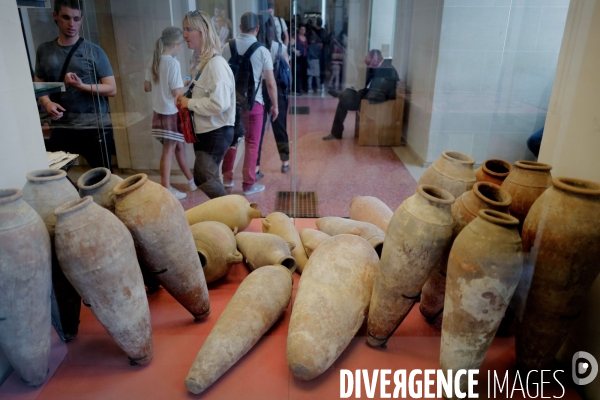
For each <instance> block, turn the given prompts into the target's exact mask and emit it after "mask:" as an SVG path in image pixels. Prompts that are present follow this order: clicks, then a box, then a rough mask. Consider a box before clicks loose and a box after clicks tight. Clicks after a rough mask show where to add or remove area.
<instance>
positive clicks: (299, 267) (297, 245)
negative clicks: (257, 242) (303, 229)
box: [262, 212, 308, 274]
mask: <svg viewBox="0 0 600 400" xmlns="http://www.w3.org/2000/svg"><path fill="white" fill-rule="evenodd" d="M262 231H263V232H265V233H272V234H274V235H277V236H279V237H281V238H282V239H283V240H285V241H286V242H288V243H293V244H294V248H293V249H292V257H294V260H296V271H298V272H299V273H300V274H301V273H302V271H303V270H304V266H305V265H306V262H307V261H308V256H307V255H306V251H305V250H304V246H303V245H302V241H301V240H300V235H299V234H298V231H297V230H296V226H295V225H294V222H292V220H291V219H290V217H288V216H287V215H285V214H284V213H282V212H272V213H271V214H269V215H267V216H266V217H265V218H264V219H263V221H262Z"/></svg>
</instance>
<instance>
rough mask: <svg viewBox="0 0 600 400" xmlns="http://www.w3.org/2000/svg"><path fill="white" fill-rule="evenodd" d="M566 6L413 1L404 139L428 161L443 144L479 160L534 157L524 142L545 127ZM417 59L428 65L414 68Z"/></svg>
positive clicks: (525, 1) (496, 0) (556, 0)
mask: <svg viewBox="0 0 600 400" xmlns="http://www.w3.org/2000/svg"><path fill="white" fill-rule="evenodd" d="M419 3H421V2H419ZM568 5H569V0H552V1H540V0H519V1H512V2H511V1H504V0H486V1H480V2H477V3H476V4H475V3H474V2H472V1H469V0H446V1H439V2H434V1H427V2H423V4H419V5H418V6H417V5H415V8H414V12H413V27H414V28H413V31H412V34H411V43H412V45H411V58H413V59H411V61H410V65H411V68H409V77H410V79H409V82H408V85H409V87H410V90H411V94H412V99H411V109H410V115H409V131H408V135H407V140H408V144H409V145H410V146H411V148H412V149H413V150H414V152H415V153H416V154H417V155H418V156H419V158H420V159H421V160H422V161H423V162H424V163H430V162H432V161H434V160H435V159H437V158H438V157H439V155H440V153H441V152H442V151H443V150H446V149H454V150H458V151H461V152H464V153H468V154H470V155H471V156H473V157H474V158H475V159H476V161H477V162H482V161H484V160H485V159H488V158H501V159H505V160H508V161H510V162H514V161H516V160H520V159H533V155H532V154H531V153H530V152H529V150H528V149H527V147H526V146H525V142H526V140H527V138H528V137H529V136H530V135H531V134H532V133H534V132H535V131H537V130H538V129H540V128H542V127H543V126H544V122H545V115H546V110H547V105H548V101H549V98H550V91H551V87H552V82H553V81H554V74H555V69H556V62H557V60H558V53H559V50H560V43H561V39H562V32H563V27H564V24H565V20H566V15H567V10H568ZM437 38H440V39H439V44H438V43H437V42H436V40H437ZM432 52H433V54H432ZM413 56H414V57H413ZM419 65H421V66H422V65H431V68H430V70H429V71H427V69H426V68H422V70H418V71H414V68H413V66H419ZM413 119H414V121H413Z"/></svg>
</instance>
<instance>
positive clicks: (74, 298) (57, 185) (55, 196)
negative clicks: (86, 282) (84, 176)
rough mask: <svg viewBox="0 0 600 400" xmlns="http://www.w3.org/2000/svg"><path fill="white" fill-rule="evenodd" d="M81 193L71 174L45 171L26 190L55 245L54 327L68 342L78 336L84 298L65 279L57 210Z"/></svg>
mask: <svg viewBox="0 0 600 400" xmlns="http://www.w3.org/2000/svg"><path fill="white" fill-rule="evenodd" d="M79 198H80V197H79V193H77V189H75V187H74V186H73V184H71V182H70V181H69V180H68V179H67V173H66V172H65V171H62V170H56V169H42V170H37V171H32V172H30V173H28V174H27V182H26V183H25V186H23V200H25V201H26V202H27V203H28V204H29V205H30V206H31V207H32V208H33V209H34V210H35V211H36V212H37V213H38V214H39V215H40V217H42V219H43V220H44V223H45V224H46V228H48V232H49V233H50V243H51V245H52V326H54V329H55V330H56V333H58V336H60V338H61V339H62V340H63V341H65V342H68V341H70V340H73V339H74V338H75V336H77V332H78V330H79V313H80V311H81V297H79V295H78V294H77V291H76V290H75V288H74V287H73V285H71V283H70V282H69V281H68V279H67V278H66V277H65V275H64V273H63V271H62V269H61V268H60V265H59V262H58V259H57V258H56V252H55V251H54V226H55V225H56V215H54V210H55V209H56V208H57V207H58V206H60V205H61V204H63V203H66V202H67V201H70V200H75V199H79Z"/></svg>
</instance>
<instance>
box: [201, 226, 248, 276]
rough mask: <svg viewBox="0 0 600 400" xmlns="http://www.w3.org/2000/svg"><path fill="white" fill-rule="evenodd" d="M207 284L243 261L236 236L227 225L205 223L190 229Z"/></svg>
mask: <svg viewBox="0 0 600 400" xmlns="http://www.w3.org/2000/svg"><path fill="white" fill-rule="evenodd" d="M190 229H191V231H192V236H193V237H194V243H195V245H196V250H197V251H198V256H199V257H200V263H201V264H202V270H203V271H204V278H205V279H206V283H210V282H214V281H216V280H217V279H219V278H222V277H224V276H225V275H227V272H229V269H230V268H231V266H232V265H233V264H237V263H241V262H242V261H243V256H242V253H240V252H239V251H238V249H237V244H236V241H235V236H234V235H233V232H231V229H229V227H228V226H227V225H225V224H222V223H220V222H216V221H204V222H199V223H197V224H194V225H192V226H191V227H190Z"/></svg>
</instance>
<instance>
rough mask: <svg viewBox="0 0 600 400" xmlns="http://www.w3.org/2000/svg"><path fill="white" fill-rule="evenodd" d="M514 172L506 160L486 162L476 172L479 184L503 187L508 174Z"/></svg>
mask: <svg viewBox="0 0 600 400" xmlns="http://www.w3.org/2000/svg"><path fill="white" fill-rule="evenodd" d="M510 171H512V165H510V163H509V162H508V161H504V160H497V159H491V160H485V161H484V162H483V164H481V167H479V168H477V169H476V170H475V179H477V182H491V183H495V184H496V185H502V182H504V180H505V179H506V177H507V176H508V174H510Z"/></svg>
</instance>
